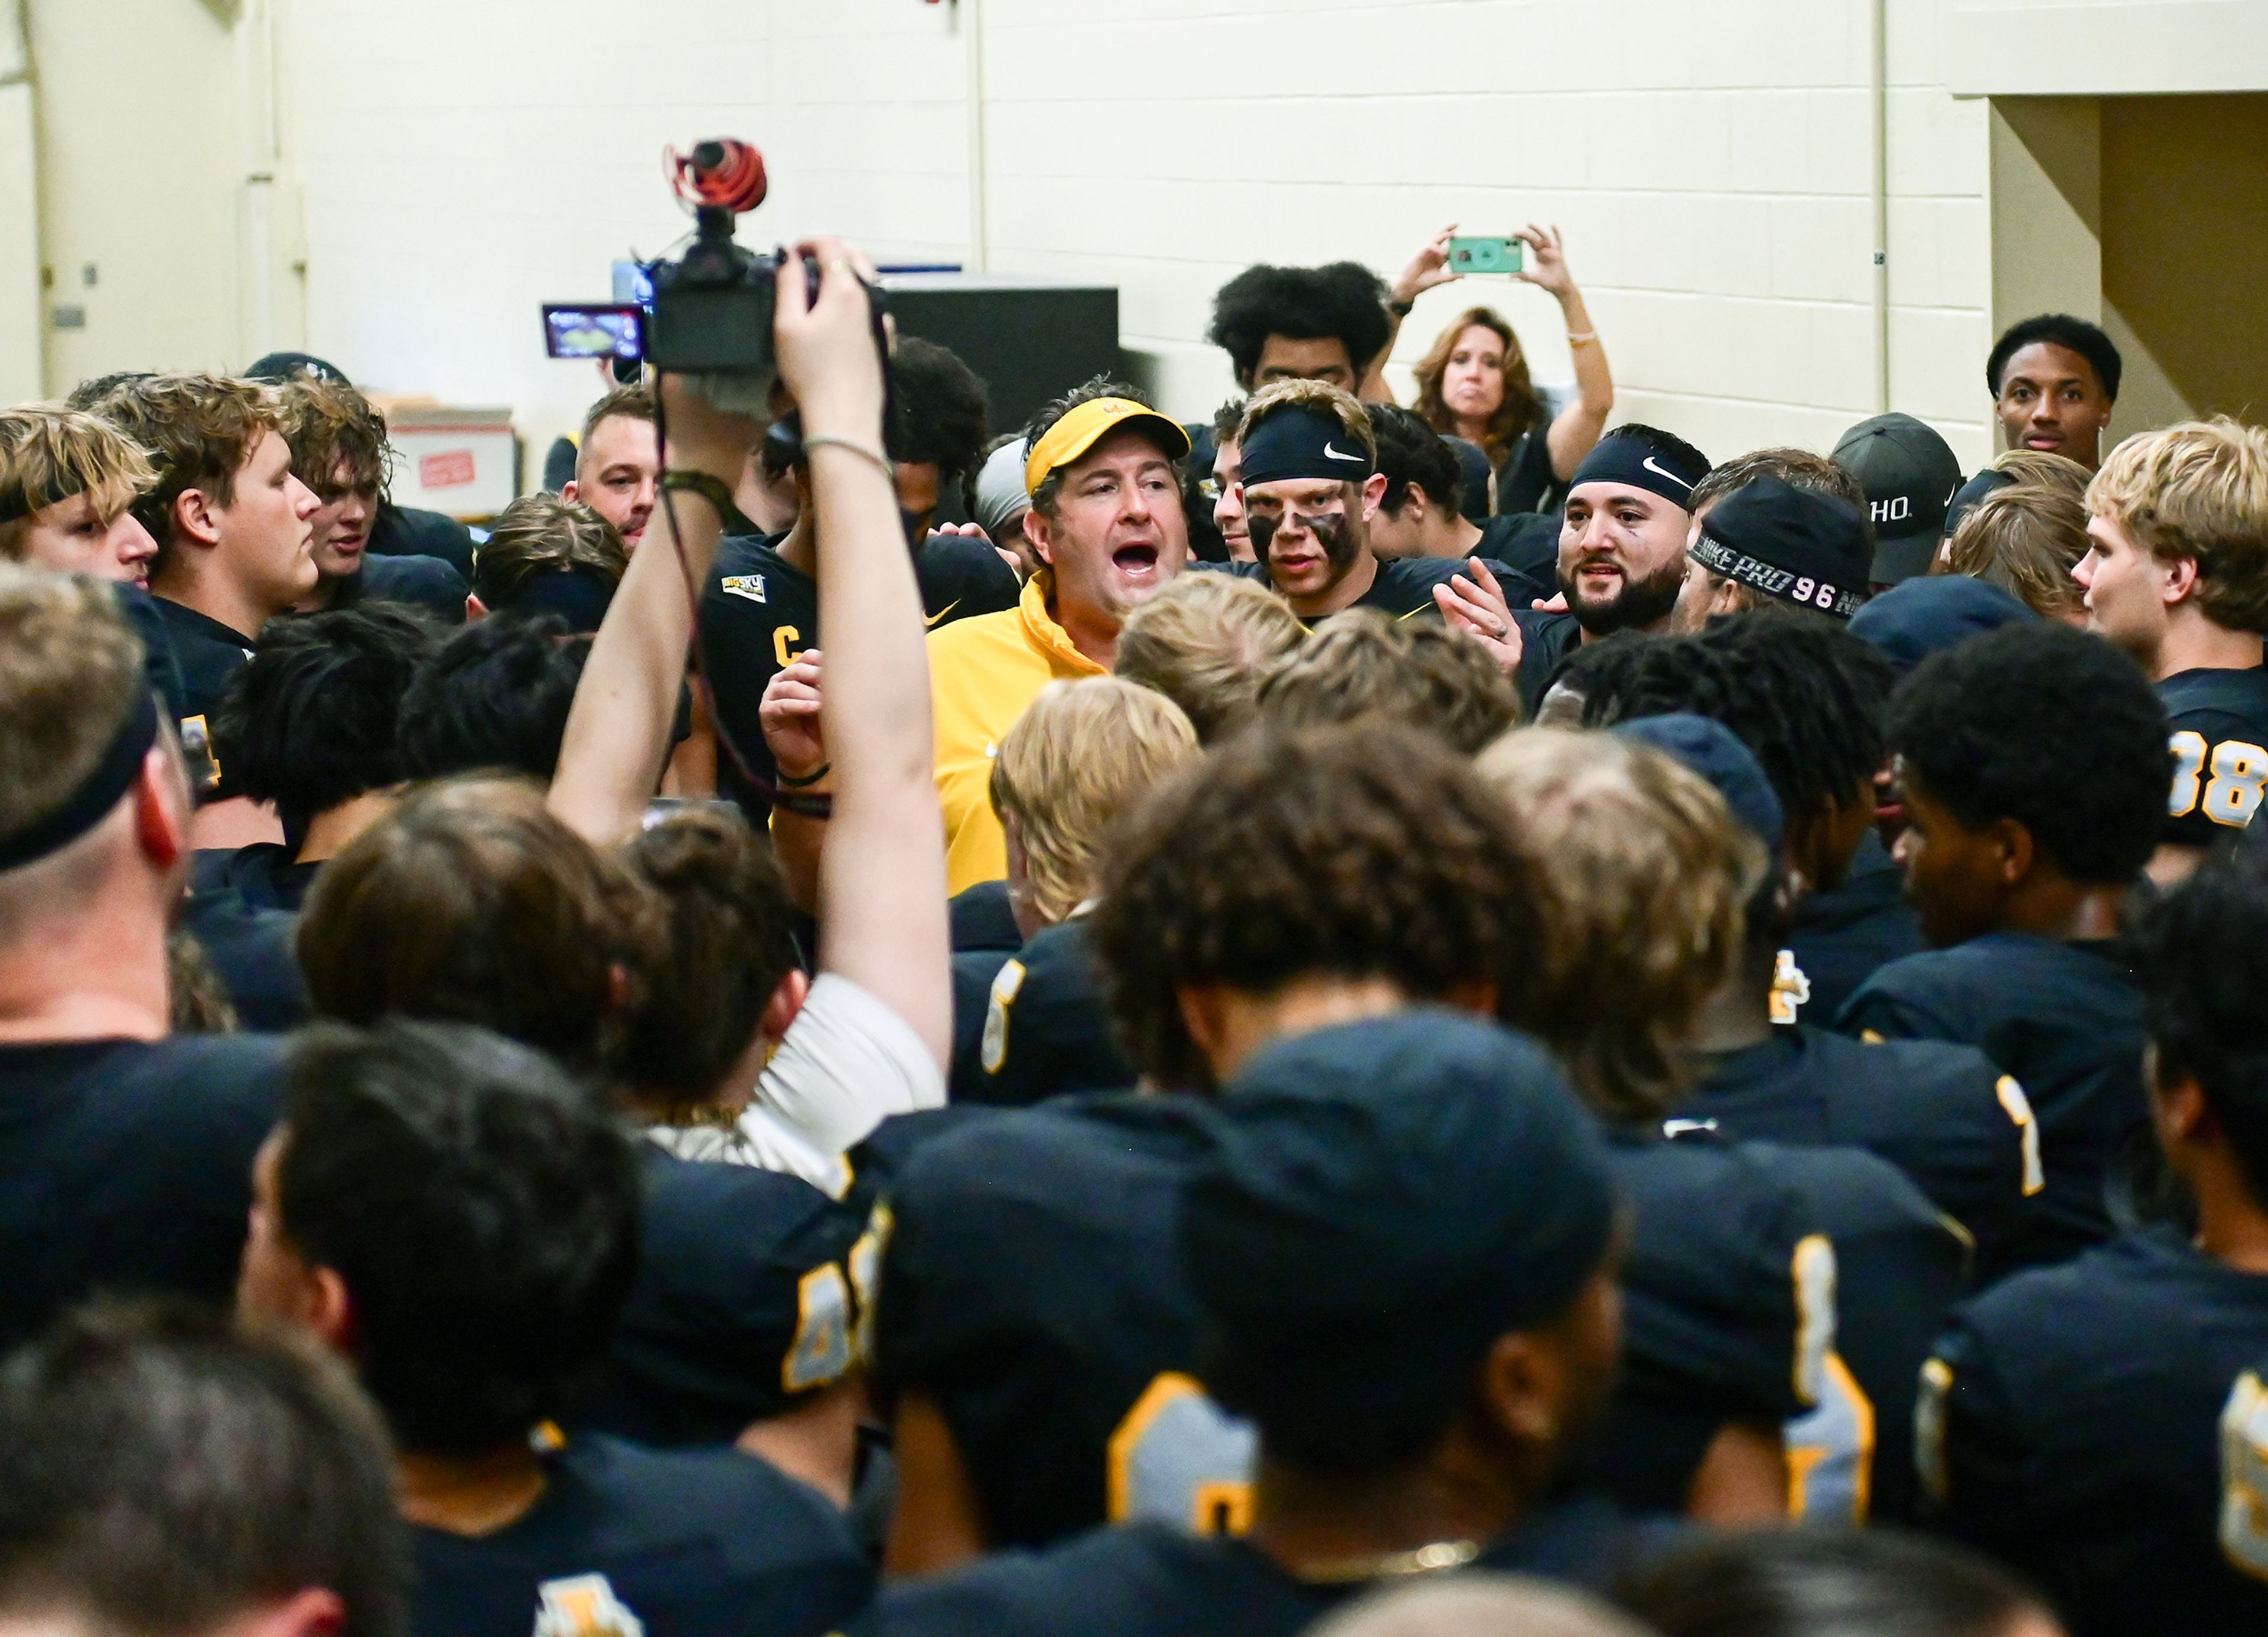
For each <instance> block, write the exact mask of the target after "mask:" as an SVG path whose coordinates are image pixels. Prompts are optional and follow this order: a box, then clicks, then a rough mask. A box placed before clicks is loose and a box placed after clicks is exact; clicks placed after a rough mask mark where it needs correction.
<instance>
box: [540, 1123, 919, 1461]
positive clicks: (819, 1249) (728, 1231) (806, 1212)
mask: <svg viewBox="0 0 2268 1637" xmlns="http://www.w3.org/2000/svg"><path fill="white" fill-rule="evenodd" d="M643 1147H644V1156H643V1158H644V1168H645V1208H644V1215H643V1217H642V1219H641V1226H640V1230H639V1246H640V1256H639V1261H638V1272H637V1281H636V1282H635V1283H633V1284H632V1285H631V1287H630V1299H629V1300H628V1301H627V1302H626V1303H624V1304H623V1307H622V1318H621V1319H620V1320H619V1321H618V1322H617V1323H616V1325H615V1332H614V1340H613V1342H612V1344H611V1346H610V1347H609V1348H608V1362H607V1365H606V1368H605V1369H604V1371H603V1373H602V1377H601V1381H600V1384H599V1386H598V1387H597V1388H596V1390H595V1391H594V1392H593V1396H592V1398H591V1399H590V1400H589V1402H588V1403H587V1404H586V1405H585V1406H584V1407H583V1408H582V1409H581V1410H579V1411H578V1413H576V1415H575V1416H574V1417H573V1418H572V1419H573V1420H574V1423H575V1424H576V1425H578V1426H584V1427H590V1428H597V1429H599V1430H601V1431H605V1432H611V1433H615V1434H617V1435H620V1436H622V1437H625V1438H635V1439H637V1440H638V1441H639V1442H643V1443H650V1444H663V1445H680V1444H720V1443H730V1442H732V1441H733V1439H735V1438H737V1437H739V1436H740V1433H741V1431H742V1430H743V1429H744V1428H747V1425H748V1424H749V1423H750V1422H751V1421H758V1420H766V1419H768V1418H770V1417H771V1416H775V1415H778V1414H781V1413H784V1412H785V1411H787V1410H789V1409H791V1408H792V1407H794V1406H795V1404H796V1403H797V1402H798V1401H799V1399H802V1398H806V1396H807V1395H809V1394H811V1393H813V1392H816V1391H819V1390H820V1389H821V1388H823V1387H828V1386H831V1385H833V1384H835V1383H836V1382H837V1381H840V1380H841V1379H842V1378H843V1376H845V1375H847V1374H848V1373H849V1372H850V1370H851V1367H852V1366H853V1365H854V1364H856V1363H857V1362H858V1354H857V1342H856V1337H857V1332H858V1322H859V1318H860V1316H861V1311H862V1309H863V1307H864V1305H865V1300H866V1298H867V1296H869V1295H870V1294H871V1292H870V1290H868V1289H866V1288H862V1287H866V1286H871V1284H872V1281H873V1273H874V1270H873V1266H872V1263H871V1259H865V1258H864V1257H862V1256H860V1255H856V1254H854V1252H857V1251H858V1241H859V1239H860V1237H861V1236H862V1235H863V1234H864V1233H865V1225H866V1224H865V1213H864V1212H863V1211H860V1210H858V1209H856V1208H853V1207H851V1206H848V1205H845V1204H843V1203H841V1202H839V1201H837V1200H832V1199H829V1198H828V1196H827V1195H826V1194H824V1193H821V1192H820V1191H819V1190H818V1189H816V1188H814V1187H813V1186H811V1185H810V1184H809V1183H807V1182H805V1181H804V1180H803V1179H802V1178H799V1177H791V1176H788V1175H786V1174H784V1172H780V1171H764V1170H762V1169H761V1168H759V1167H756V1166H754V1165H734V1164H725V1163H723V1162H721V1161H698V1160H681V1159H679V1158H677V1157H675V1156H673V1155H671V1154H668V1153H666V1152H664V1151H663V1150H662V1149H660V1148H659V1147H657V1146H656V1145H654V1144H652V1143H651V1142H649V1143H645V1144H644V1145H643Z"/></svg>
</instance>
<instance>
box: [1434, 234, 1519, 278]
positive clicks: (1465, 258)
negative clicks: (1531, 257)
mask: <svg viewBox="0 0 2268 1637" xmlns="http://www.w3.org/2000/svg"><path fill="white" fill-rule="evenodd" d="M1527 263H1528V246H1527V245H1526V244H1524V243H1523V242H1522V241H1521V240H1520V239H1499V238H1464V237H1459V238H1455V239H1451V240H1450V241H1449V271H1450V272H1452V273H1463V274H1471V273H1501V274H1506V275H1511V274H1514V273H1518V272H1519V271H1521V268H1524V267H1526V266H1527Z"/></svg>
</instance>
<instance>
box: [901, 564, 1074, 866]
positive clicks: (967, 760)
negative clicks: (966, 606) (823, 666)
mask: <svg viewBox="0 0 2268 1637" xmlns="http://www.w3.org/2000/svg"><path fill="white" fill-rule="evenodd" d="M1054 583H1055V582H1054V576H1053V575H1051V574H1050V573H1049V571H1048V570H1047V569H1041V570H1040V571H1039V572H1038V573H1037V574H1035V575H1034V576H1032V577H1031V579H1030V580H1029V581H1027V583H1026V584H1025V586H1024V595H1023V598H1022V599H1021V600H1020V602H1019V603H1018V604H1017V606H1015V607H1013V608H1004V609H1002V610H1001V611H1000V612H999V613H989V614H978V615H976V617H975V618H973V619H968V620H955V621H954V623H952V624H951V625H948V626H944V627H941V628H939V629H938V630H936V631H933V632H932V633H931V634H930V639H929V679H930V681H929V685H930V711H931V715H932V716H933V717H934V718H935V720H936V723H937V797H938V802H939V805H940V806H942V807H943V808H944V810H945V885H946V891H947V892H961V890H963V889H964V888H967V887H972V886H975V885H976V884H977V883H978V882H980V881H998V879H1000V878H1001V877H1003V876H1005V875H1006V874H1007V873H1008V848H1007V842H1006V841H1005V839H1004V838H1003V837H1002V835H1001V833H1000V820H999V818H998V816H997V815H995V814H994V812H993V811H992V799H991V795H990V790H991V784H992V758H993V757H994V756H995V755H997V754H998V752H999V749H1000V738H1001V736H1002V735H1003V734H1005V733H1006V732H1007V731H1008V728H1009V726H1010V724H1011V723H1013V722H1014V721H1015V720H1016V718H1017V717H1019V716H1022V715H1023V714H1024V707H1026V706H1027V705H1028V704H1030V703H1031V702H1032V701H1033V699H1034V698H1035V696H1036V695H1037V694H1038V693H1039V691H1040V690H1041V689H1042V688H1043V687H1045V686H1047V685H1048V684H1049V683H1050V682H1053V681H1055V680H1057V679H1059V678H1072V677H1099V676H1102V675H1105V674H1107V673H1106V672H1104V670H1103V668H1102V667H1101V665H1098V664H1095V663H1094V661H1093V660H1092V659H1089V658H1088V657H1086V655H1085V654H1082V653H1080V652H1079V650H1078V649H1076V648H1074V647H1072V646H1071V637H1070V636H1069V635H1067V634H1066V633H1065V632H1064V628H1063V627H1061V626H1059V625H1057V623H1056V622H1055V619H1054V616H1052V615H1051V614H1049V613H1048V596H1049V591H1051V590H1052V589H1053V587H1054Z"/></svg>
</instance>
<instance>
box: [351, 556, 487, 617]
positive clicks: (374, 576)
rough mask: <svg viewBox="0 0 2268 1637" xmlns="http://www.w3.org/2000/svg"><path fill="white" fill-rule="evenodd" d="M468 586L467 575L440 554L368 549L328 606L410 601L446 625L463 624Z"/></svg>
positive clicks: (414, 606)
mask: <svg viewBox="0 0 2268 1637" xmlns="http://www.w3.org/2000/svg"><path fill="white" fill-rule="evenodd" d="M467 589H468V588H467V586H466V584H465V576H463V575H461V574H459V573H458V572H457V571H456V569H453V568H452V567H451V566H450V565H449V564H448V563H447V562H445V561H444V560H443V559H441V558H439V557H424V556H407V557H391V556H372V554H369V553H368V552H365V553H364V554H363V560H362V567H361V568H359V569H357V570H355V572H354V573H352V574H350V575H348V576H346V577H345V578H344V579H342V580H341V581H340V582H339V583H338V585H337V586H336V588H335V589H334V590H333V591H332V592H331V600H330V602H329V603H328V605H327V606H329V607H332V608H352V607H354V606H357V605H358V604H361V603H406V604H407V605H409V606H410V607H412V608H422V609H423V610H424V611H425V612H426V613H430V614H431V615H433V616H434V617H435V618H436V619H438V620H440V621H441V623H442V624H444V625H462V624H464V622H465V593H466V591H467Z"/></svg>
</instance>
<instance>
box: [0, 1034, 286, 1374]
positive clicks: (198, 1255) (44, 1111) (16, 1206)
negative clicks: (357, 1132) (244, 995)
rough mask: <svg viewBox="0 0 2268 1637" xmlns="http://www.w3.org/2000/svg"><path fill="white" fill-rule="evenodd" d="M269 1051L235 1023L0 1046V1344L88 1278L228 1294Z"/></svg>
mask: <svg viewBox="0 0 2268 1637" xmlns="http://www.w3.org/2000/svg"><path fill="white" fill-rule="evenodd" d="M282 1059H283V1046H282V1043H281V1042H280V1041H277V1040H275V1039H269V1037H267V1036H265V1035H248V1034H234V1035H173V1036H169V1037H167V1038H166V1039H162V1040H148V1041H144V1040H85V1041H71V1042H62V1043H56V1044H52V1045H31V1046H0V1269H4V1270H5V1271H4V1272H0V1349H4V1348H7V1347H13V1346H15V1345H16V1344H17V1343H18V1342H19V1341H23V1340H26V1339H27V1338H29V1337H30V1336H32V1335H33V1333H34V1332H37V1331H39V1330H40V1328H42V1327H43V1326H44V1325H46V1324H47V1323H48V1321H49V1320H50V1319H52V1318H55V1315H56V1314H58V1313H60V1312H61V1311H62V1310H63V1309H65V1308H67V1307H70V1305H72V1304H73V1303H77V1302H80V1301H83V1300H85V1298H86V1297H88V1296H92V1295H94V1294H96V1293H97V1292H99V1291H111V1290H115V1291H122V1292H124V1291H158V1292H164V1293H166V1294H169V1295H174V1296H193V1297H195V1298H197V1299H199V1300H201V1301H204V1302H210V1303H215V1304H217V1305H220V1306H224V1307H225V1306H226V1305H227V1304H228V1303H229V1302H230V1301H231V1300H232V1298H233V1296H235V1293H236V1266H237V1262H238V1260H239V1258H240V1257H241V1255H242V1254H243V1251H244V1235H245V1220H246V1214H247V1212H248V1211H249V1210H250V1209H251V1208H252V1156H254V1154H255V1153H257V1152H258V1151H259V1149H260V1145H261V1143H262V1142H263V1141H267V1138H268V1134H269V1130H270V1129H271V1128H273V1127H274V1126H275V1124H276V1110H277V1108H278V1106H279V1105H280V1103H281V1099H282V1095H283V1061H282Z"/></svg>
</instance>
